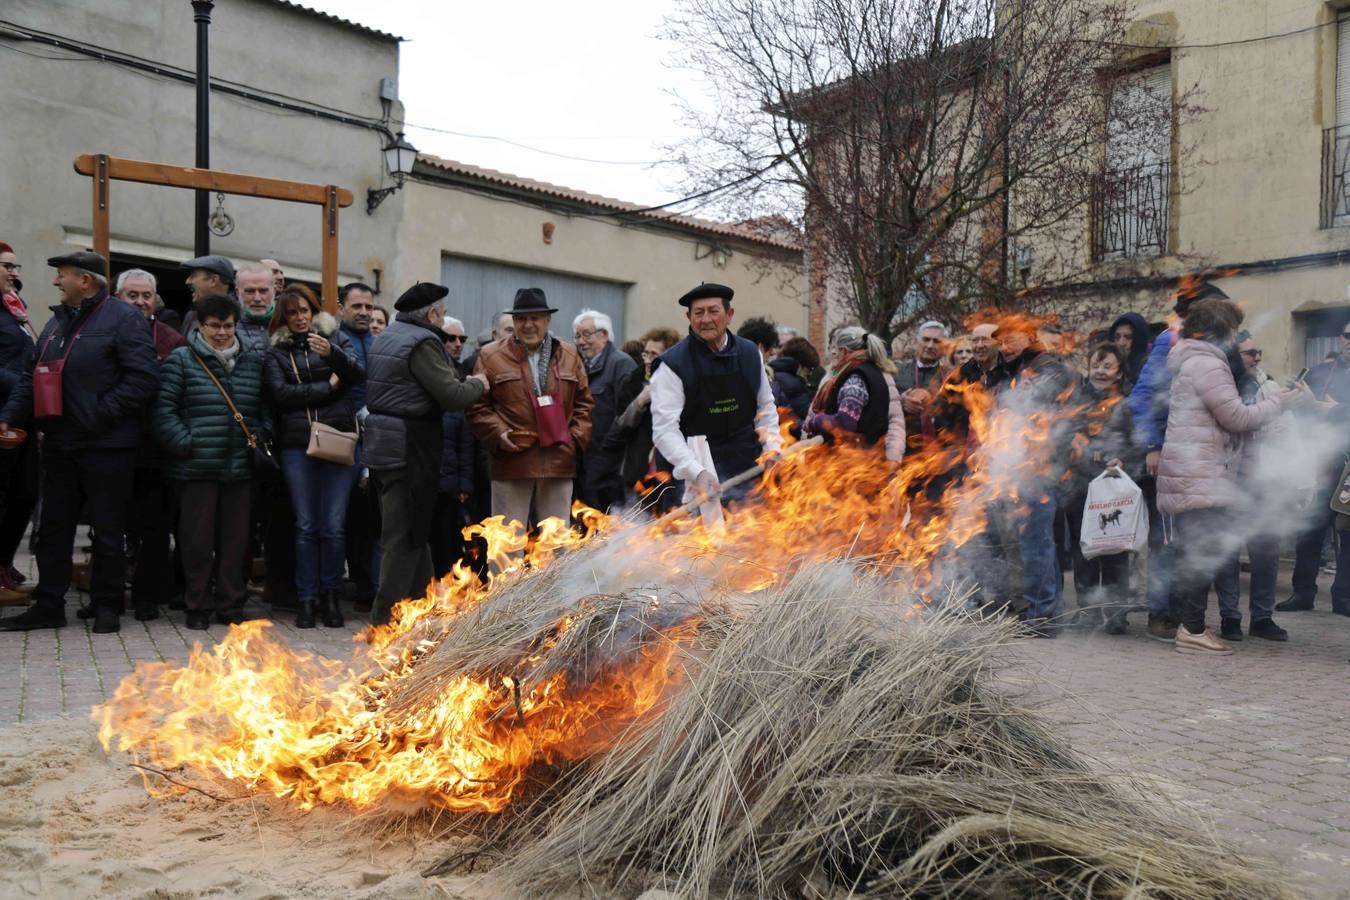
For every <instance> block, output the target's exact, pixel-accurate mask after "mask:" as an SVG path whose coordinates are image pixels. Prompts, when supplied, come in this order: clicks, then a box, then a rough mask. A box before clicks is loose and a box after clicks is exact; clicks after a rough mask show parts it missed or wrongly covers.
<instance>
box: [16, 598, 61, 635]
mask: <svg viewBox="0 0 1350 900" xmlns="http://www.w3.org/2000/svg"><path fill="white" fill-rule="evenodd" d="M65 625H66V610H65V607H64V606H44V605H42V604H34V605H33V606H31V607H29V608H28V610H27V611H26V612H21V613H19V614H18V615H17V616H11V617H10V618H8V619H0V631H34V630H36V629H38V628H64V627H65Z"/></svg>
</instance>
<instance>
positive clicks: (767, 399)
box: [651, 333, 783, 481]
mask: <svg viewBox="0 0 1350 900" xmlns="http://www.w3.org/2000/svg"><path fill="white" fill-rule="evenodd" d="M730 339H731V335H730V333H728V334H727V335H726V336H725V338H724V339H723V341H722V349H725V348H726V346H727V341H729V340H730ZM651 384H652V443H654V444H655V445H656V449H657V450H659V451H661V455H662V456H664V457H665V458H666V459H667V460H669V461H670V464H671V465H672V466H674V475H675V477H676V478H677V479H679V480H680V481H692V480H693V479H695V478H697V477H698V475H699V473H700V472H702V471H703V466H702V465H701V464H700V463H699V462H698V460H697V459H696V458H695V456H694V453H693V451H692V450H690V449H689V443H688V441H687V440H686V439H685V437H686V436H685V435H684V434H682V433H681V432H680V414H681V413H683V412H684V382H683V381H681V380H680V376H679V375H676V374H675V372H674V371H672V370H671V368H670V367H669V366H661V368H659V369H657V370H656V372H655V373H653V374H652V382H651ZM755 434H756V435H757V436H758V437H759V443H760V446H761V447H763V448H764V450H765V451H766V452H767V451H773V452H777V451H778V450H780V449H782V446H783V436H782V435H781V434H779V433H778V407H777V406H775V405H774V402H773V388H771V387H770V386H769V376H768V373H766V372H765V371H764V357H763V356H762V355H761V356H760V358H759V390H758V391H757V392H756V394H755ZM712 474H713V477H714V478H715V477H717V473H716V472H713V473H712ZM738 474H740V473H739V472H729V473H727V475H728V476H731V475H738Z"/></svg>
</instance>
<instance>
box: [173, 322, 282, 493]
mask: <svg viewBox="0 0 1350 900" xmlns="http://www.w3.org/2000/svg"><path fill="white" fill-rule="evenodd" d="M188 352H189V353H191V354H192V358H193V359H195V360H197V365H199V366H201V367H202V371H204V372H205V373H206V376H207V377H208V378H210V379H211V382H212V384H214V385H215V386H216V390H218V391H220V396H221V397H223V398H225V405H226V406H228V407H229V408H230V415H231V416H233V417H234V421H235V424H237V425H238V426H239V429H240V430H241V431H243V432H244V442H245V443H246V444H248V461H249V465H251V466H252V467H253V471H255V472H260V473H263V474H267V473H270V472H279V471H281V466H280V465H278V464H277V458H276V457H275V456H273V455H272V449H271V448H270V447H268V446H267V444H265V443H263V442H262V441H260V440H258V438H257V436H256V435H255V434H254V433H253V432H252V431H250V430H249V427H248V424H247V423H246V422H245V421H244V416H243V414H242V413H240V412H239V410H238V409H236V408H235V405H234V400H232V399H231V398H230V392H229V391H227V390H225V385H223V384H221V383H220V379H219V378H217V377H216V373H215V372H212V371H211V367H210V366H208V365H207V364H206V360H204V359H202V358H201V356H200V355H198V353H197V351H196V350H193V349H191V348H188Z"/></svg>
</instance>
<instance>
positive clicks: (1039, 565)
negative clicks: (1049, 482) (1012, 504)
mask: <svg viewBox="0 0 1350 900" xmlns="http://www.w3.org/2000/svg"><path fill="white" fill-rule="evenodd" d="M1055 509H1056V506H1055V499H1054V497H1047V498H1045V499H1042V500H1037V501H1034V502H1032V503H1031V505H1030V508H1029V509H1028V510H1027V514H1026V520H1025V522H1024V523H1023V525H1022V537H1021V540H1020V541H1019V542H1018V549H1019V550H1020V552H1021V555H1022V595H1023V596H1024V597H1025V598H1026V601H1027V610H1026V617H1027V618H1028V619H1057V618H1058V617H1059V616H1061V615H1063V614H1064V578H1063V573H1062V572H1061V571H1060V568H1059V550H1058V548H1057V547H1056V546H1055Z"/></svg>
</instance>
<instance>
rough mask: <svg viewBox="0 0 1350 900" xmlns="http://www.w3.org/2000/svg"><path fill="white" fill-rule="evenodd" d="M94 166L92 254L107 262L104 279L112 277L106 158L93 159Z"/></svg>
mask: <svg viewBox="0 0 1350 900" xmlns="http://www.w3.org/2000/svg"><path fill="white" fill-rule="evenodd" d="M93 159H94V166H93V169H92V171H91V172H90V175H91V176H92V177H91V178H90V183H91V184H93V186H94V198H93V199H94V252H95V253H97V254H98V255H99V256H102V257H103V258H104V259H105V260H107V261H108V269H109V271H106V272H104V273H103V277H104V278H111V277H112V271H111V269H112V256H111V254H110V253H109V252H108V245H109V242H110V231H109V226H108V215H109V214H108V200H109V197H108V186H109V185H108V157H107V156H105V155H104V154H102V153H100V154H99V155H98V156H96V157H94V158H93Z"/></svg>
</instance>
